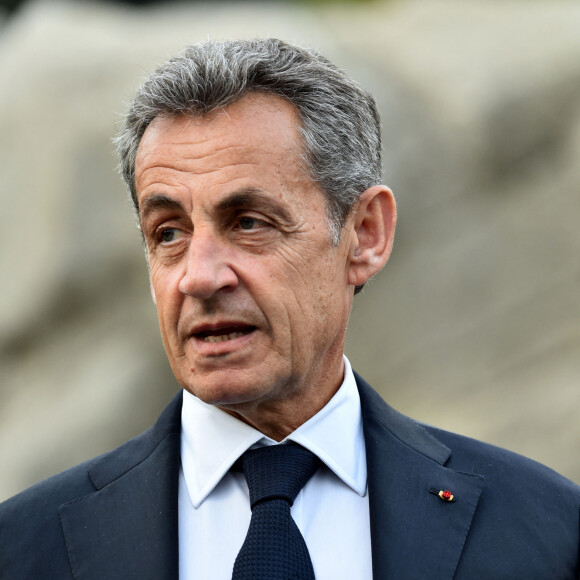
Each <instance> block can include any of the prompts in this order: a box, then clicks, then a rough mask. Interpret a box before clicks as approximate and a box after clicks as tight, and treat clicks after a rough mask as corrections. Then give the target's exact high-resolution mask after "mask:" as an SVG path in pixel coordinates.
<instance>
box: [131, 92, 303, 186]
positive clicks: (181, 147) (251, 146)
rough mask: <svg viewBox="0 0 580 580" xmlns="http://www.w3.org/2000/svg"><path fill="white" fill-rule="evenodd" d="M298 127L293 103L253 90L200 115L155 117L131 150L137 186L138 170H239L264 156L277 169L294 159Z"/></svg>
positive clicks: (298, 142) (298, 141) (299, 141)
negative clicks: (134, 149)
mask: <svg viewBox="0 0 580 580" xmlns="http://www.w3.org/2000/svg"><path fill="white" fill-rule="evenodd" d="M299 127H300V120H299V117H298V114H297V112H296V110H295V108H294V106H293V105H291V104H290V103H289V102H287V101H286V100H285V99H282V98H279V97H276V96H272V95H264V94H259V93H256V94H248V95H245V96H244V97H242V98H241V99H239V100H238V101H236V102H235V103H233V104H231V105H228V106H227V107H222V108H219V109H216V110H215V111H212V112H211V113H209V114H207V115H204V116H201V117H196V116H186V115H183V116H159V117H156V118H155V119H154V120H153V121H152V122H151V124H150V125H149V127H148V128H147V129H146V131H145V133H144V135H143V137H142V139H141V142H140V144H139V148H138V151H137V158H136V178H137V184H136V185H137V189H138V190H139V180H140V178H142V177H143V173H144V172H147V171H148V170H151V169H152V168H161V167H165V168H170V169H175V170H179V171H186V172H189V173H191V174H207V173H211V172H212V171H216V170H219V169H223V168H225V167H226V166H228V165H231V166H232V167H234V166H238V169H242V167H240V166H241V165H243V164H244V163H248V164H258V163H263V161H264V158H268V163H269V164H272V163H274V165H273V166H272V165H270V167H271V169H273V170H275V169H279V170H282V168H283V167H288V164H291V163H292V162H295V163H296V162H298V161H299V159H300V153H301V152H302V137H301V134H300V130H299ZM276 158H277V163H278V165H279V166H278V167H277V166H276Z"/></svg>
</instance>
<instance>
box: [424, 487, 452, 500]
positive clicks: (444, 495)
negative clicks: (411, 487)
mask: <svg viewBox="0 0 580 580" xmlns="http://www.w3.org/2000/svg"><path fill="white" fill-rule="evenodd" d="M429 493H432V494H434V495H436V496H438V497H440V498H441V499H442V500H443V501H447V502H452V501H455V496H454V495H453V494H452V493H451V492H450V491H449V490H448V489H430V490H429Z"/></svg>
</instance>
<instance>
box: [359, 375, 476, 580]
mask: <svg viewBox="0 0 580 580" xmlns="http://www.w3.org/2000/svg"><path fill="white" fill-rule="evenodd" d="M355 376H356V379H357V384H358V387H359V392H360V396H361V405H362V413H363V425H364V432H365V443H366V451H367V468H368V486H369V502H370V517H371V544H372V554H373V577H374V578H397V579H398V580H405V579H416V578H438V579H441V580H444V579H451V578H453V576H454V574H455V570H456V568H457V564H458V562H459V558H460V555H461V552H462V550H463V546H464V543H465V539H466V537H467V534H468V532H469V528H470V526H471V522H472V519H473V515H474V513H475V510H476V507H477V503H478V500H479V496H480V494H481V491H482V488H483V484H484V478H483V477H482V476H480V475H475V474H469V473H462V472H457V471H454V470H452V469H449V468H446V467H445V463H446V462H447V460H448V459H449V456H450V455H451V451H450V449H449V448H448V447H447V446H446V445H444V444H443V443H441V442H440V441H439V440H438V439H436V438H435V437H433V436H432V435H431V434H430V433H429V432H428V431H427V430H426V428H425V427H423V426H422V425H420V424H419V423H417V422H415V421H413V420H412V419H409V418H408V417H405V416H404V415H401V414H400V413H398V412H397V411H395V410H394V409H392V408H391V407H389V406H388V405H387V404H386V403H385V402H384V401H383V400H382V398H381V397H380V396H379V395H377V393H375V391H373V390H372V389H371V387H370V386H369V385H368V384H367V383H366V382H365V381H364V380H363V379H362V378H361V377H360V376H358V375H355ZM431 490H435V491H438V490H450V491H451V492H452V493H453V494H454V499H455V501H453V502H446V501H444V500H442V499H440V498H439V497H438V496H437V495H435V494H433V493H431Z"/></svg>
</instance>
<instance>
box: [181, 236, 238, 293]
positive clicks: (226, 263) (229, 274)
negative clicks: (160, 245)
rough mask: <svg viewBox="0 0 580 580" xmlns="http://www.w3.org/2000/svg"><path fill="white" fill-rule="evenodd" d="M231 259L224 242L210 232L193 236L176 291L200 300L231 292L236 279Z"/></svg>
mask: <svg viewBox="0 0 580 580" xmlns="http://www.w3.org/2000/svg"><path fill="white" fill-rule="evenodd" d="M231 259H232V252H231V249H230V248H228V245H227V243H226V242H225V241H224V240H220V239H219V237H218V236H215V235H213V234H212V233H211V232H209V231H199V232H195V233H194V234H193V236H192V238H191V242H190V245H189V249H188V253H187V260H186V264H185V271H184V273H183V276H182V278H181V280H180V282H179V290H180V291H181V292H182V293H183V294H187V295H188V296H192V297H194V298H199V299H202V300H205V299H208V298H211V297H212V296H214V295H215V294H216V293H217V292H219V291H220V290H233V289H234V288H236V287H237V286H238V277H237V275H236V273H235V271H234V270H233V264H232V263H231Z"/></svg>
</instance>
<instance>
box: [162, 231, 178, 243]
mask: <svg viewBox="0 0 580 580" xmlns="http://www.w3.org/2000/svg"><path fill="white" fill-rule="evenodd" d="M179 237H180V231H179V230H178V229H176V228H165V229H163V230H161V232H160V233H159V241H161V242H164V243H169V242H174V241H175V240H177V239H178V238H179Z"/></svg>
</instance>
